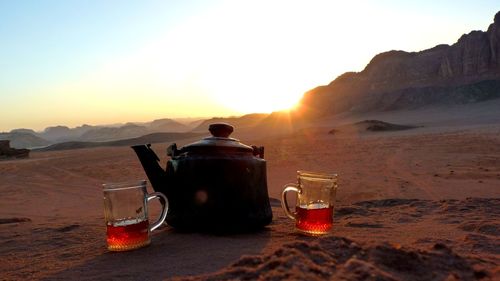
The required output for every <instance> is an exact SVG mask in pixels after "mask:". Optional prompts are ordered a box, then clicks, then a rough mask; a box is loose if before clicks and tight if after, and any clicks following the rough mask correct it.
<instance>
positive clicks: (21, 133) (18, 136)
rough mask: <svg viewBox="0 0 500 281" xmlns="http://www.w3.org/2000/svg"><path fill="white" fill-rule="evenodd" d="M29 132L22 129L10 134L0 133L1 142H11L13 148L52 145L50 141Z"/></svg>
mask: <svg viewBox="0 0 500 281" xmlns="http://www.w3.org/2000/svg"><path fill="white" fill-rule="evenodd" d="M28 131H29V130H26V129H22V130H12V131H11V132H10V133H0V140H10V145H11V147H13V148H32V147H40V146H47V145H49V144H51V142H50V141H48V140H46V139H43V138H41V137H39V136H37V135H36V134H32V133H29V132H28Z"/></svg>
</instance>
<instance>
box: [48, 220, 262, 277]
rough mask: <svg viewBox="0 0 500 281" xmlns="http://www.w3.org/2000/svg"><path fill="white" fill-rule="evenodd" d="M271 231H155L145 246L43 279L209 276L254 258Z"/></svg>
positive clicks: (108, 254)
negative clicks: (211, 232)
mask: <svg viewBox="0 0 500 281" xmlns="http://www.w3.org/2000/svg"><path fill="white" fill-rule="evenodd" d="M270 237H271V231H270V229H269V228H265V229H263V230H261V231H259V232H254V233H247V234H232V235H229V236H218V235H211V234H199V233H179V232H176V231H175V230H173V229H165V230H162V231H158V232H154V233H153V235H152V243H151V245H149V246H148V247H145V248H141V249H138V250H134V251H129V252H108V251H103V250H102V249H96V251H102V253H101V254H100V255H97V256H95V257H94V258H92V259H90V260H87V261H85V262H84V263H83V264H81V265H78V266H74V267H71V268H67V269H65V270H63V271H61V272H58V273H56V274H54V275H52V276H48V277H46V278H44V279H42V280H72V279H74V278H78V279H79V280H101V279H102V280H115V279H116V280H163V279H166V278H169V277H174V276H189V275H199V274H204V273H209V272H213V271H216V270H218V269H221V268H223V267H226V266H228V265H230V264H231V263H233V262H235V261H237V260H238V259H239V258H240V257H242V256H243V255H255V254H258V253H260V252H261V251H262V249H263V248H264V247H265V246H266V244H267V243H268V242H269V240H270Z"/></svg>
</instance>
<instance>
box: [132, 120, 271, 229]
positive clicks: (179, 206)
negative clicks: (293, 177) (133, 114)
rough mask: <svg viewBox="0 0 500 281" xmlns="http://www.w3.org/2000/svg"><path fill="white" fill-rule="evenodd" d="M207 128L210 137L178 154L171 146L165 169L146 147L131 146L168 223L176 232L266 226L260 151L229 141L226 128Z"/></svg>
mask: <svg viewBox="0 0 500 281" xmlns="http://www.w3.org/2000/svg"><path fill="white" fill-rule="evenodd" d="M209 130H210V132H211V133H212V136H211V137H207V138H204V139H202V140H200V141H198V142H195V143H192V144H189V145H187V146H184V147H183V148H181V149H179V150H178V149H177V146H176V144H172V145H171V146H170V147H169V148H168V155H169V156H170V157H171V159H170V160H168V161H167V167H166V170H165V171H164V170H163V169H161V167H159V164H158V158H157V157H156V154H154V152H153V151H152V150H151V148H150V147H149V146H144V145H143V146H134V147H133V148H134V150H135V151H136V153H137V155H138V157H139V159H140V161H141V163H142V164H143V167H144V169H145V171H146V174H147V176H148V178H149V180H150V182H151V183H152V185H153V188H154V189H155V191H159V192H162V193H164V194H165V195H166V196H167V198H168V200H169V204H170V207H169V211H168V214H167V219H166V221H167V223H168V224H169V225H170V226H172V227H174V228H177V229H180V230H187V231H208V232H233V231H234V232H241V231H251V230H256V229H259V228H262V227H264V226H266V225H268V224H269V223H270V222H271V221H272V211H271V206H270V203H269V195H268V189H267V174H266V161H265V160H264V159H263V156H264V148H263V147H255V146H253V147H251V146H247V145H244V144H242V143H240V142H239V141H238V140H236V139H233V138H229V135H230V134H231V132H232V131H233V127H232V126H230V125H229V124H225V123H218V124H212V125H210V128H209ZM152 161H153V162H154V163H152Z"/></svg>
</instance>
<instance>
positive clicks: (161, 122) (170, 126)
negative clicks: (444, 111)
mask: <svg viewBox="0 0 500 281" xmlns="http://www.w3.org/2000/svg"><path fill="white" fill-rule="evenodd" d="M147 125H148V128H149V129H150V130H152V131H157V132H172V133H175V132H187V131H189V129H190V128H189V127H188V126H186V125H184V124H181V123H179V122H177V121H175V120H172V119H169V118H163V119H157V120H154V121H152V122H151V123H148V124H147Z"/></svg>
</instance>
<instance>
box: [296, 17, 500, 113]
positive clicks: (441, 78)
mask: <svg viewBox="0 0 500 281" xmlns="http://www.w3.org/2000/svg"><path fill="white" fill-rule="evenodd" d="M494 98H500V12H498V13H497V14H496V15H495V18H494V23H492V24H491V25H490V26H489V28H488V30H487V31H485V32H483V31H472V32H470V33H469V34H464V35H463V36H462V37H460V39H458V41H457V42H456V43H455V44H453V45H451V46H449V45H438V46H436V47H434V48H431V49H428V50H424V51H421V52H411V53H410V52H404V51H389V52H385V53H381V54H378V55H376V56H375V57H374V58H373V59H372V60H371V61H370V63H369V64H368V65H367V66H366V68H365V69H364V70H363V71H361V72H347V73H344V74H342V75H340V76H339V77H337V79H335V80H334V81H332V82H331V83H330V84H328V85H325V86H319V87H317V88H315V89H312V90H310V91H309V92H307V93H306V94H305V95H304V97H303V98H302V100H301V103H300V107H299V111H300V112H302V113H305V114H307V115H308V116H326V115H332V114H337V113H342V112H348V111H350V112H369V111H383V110H393V109H409V108H417V107H423V106H427V105H435V104H464V103H472V102H478V101H483V100H488V99H494Z"/></svg>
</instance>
